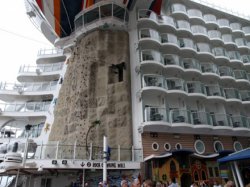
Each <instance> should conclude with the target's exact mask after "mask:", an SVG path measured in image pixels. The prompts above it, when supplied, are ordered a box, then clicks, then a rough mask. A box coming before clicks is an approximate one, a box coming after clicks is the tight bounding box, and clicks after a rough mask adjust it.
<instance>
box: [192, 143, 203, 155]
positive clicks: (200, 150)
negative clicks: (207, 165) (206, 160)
mask: <svg viewBox="0 0 250 187" xmlns="http://www.w3.org/2000/svg"><path fill="white" fill-rule="evenodd" d="M194 148H195V151H196V152H197V153H199V154H203V153H204V152H205V144H204V142H203V141H201V140H196V141H195V143H194Z"/></svg>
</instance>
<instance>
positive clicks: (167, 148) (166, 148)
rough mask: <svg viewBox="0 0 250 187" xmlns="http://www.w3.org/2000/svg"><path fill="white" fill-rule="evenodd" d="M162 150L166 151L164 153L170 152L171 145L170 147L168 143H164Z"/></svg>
mask: <svg viewBox="0 0 250 187" xmlns="http://www.w3.org/2000/svg"><path fill="white" fill-rule="evenodd" d="M164 149H165V150H166V151H170V150H171V145H170V143H168V142H167V143H165V144H164Z"/></svg>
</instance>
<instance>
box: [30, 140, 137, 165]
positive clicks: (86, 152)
mask: <svg viewBox="0 0 250 187" xmlns="http://www.w3.org/2000/svg"><path fill="white" fill-rule="evenodd" d="M28 146H29V147H35V149H33V150H28V153H27V155H28V158H27V159H68V160H102V159H103V147H101V146H100V147H97V146H92V145H88V147H86V145H81V144H77V142H75V143H74V144H67V145H66V144H63V143H60V142H49V143H48V144H38V145H37V144H34V143H29V144H28ZM110 161H128V162H130V161H142V150H141V149H135V148H134V147H133V146H132V148H131V147H127V148H126V147H121V146H119V145H117V146H116V147H110Z"/></svg>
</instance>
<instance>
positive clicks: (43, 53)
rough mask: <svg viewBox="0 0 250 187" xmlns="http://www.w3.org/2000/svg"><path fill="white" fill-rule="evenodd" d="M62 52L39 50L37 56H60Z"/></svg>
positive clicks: (57, 50)
mask: <svg viewBox="0 0 250 187" xmlns="http://www.w3.org/2000/svg"><path fill="white" fill-rule="evenodd" d="M62 54H63V50H62V49H41V50H39V51H38V54H37V56H43V55H62Z"/></svg>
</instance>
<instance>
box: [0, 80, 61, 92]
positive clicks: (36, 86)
mask: <svg viewBox="0 0 250 187" xmlns="http://www.w3.org/2000/svg"><path fill="white" fill-rule="evenodd" d="M57 82H58V81H51V82H33V83H23V84H20V83H6V82H1V83H0V90H6V91H17V92H19V93H23V92H37V91H51V90H55V88H56V85H57Z"/></svg>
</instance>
